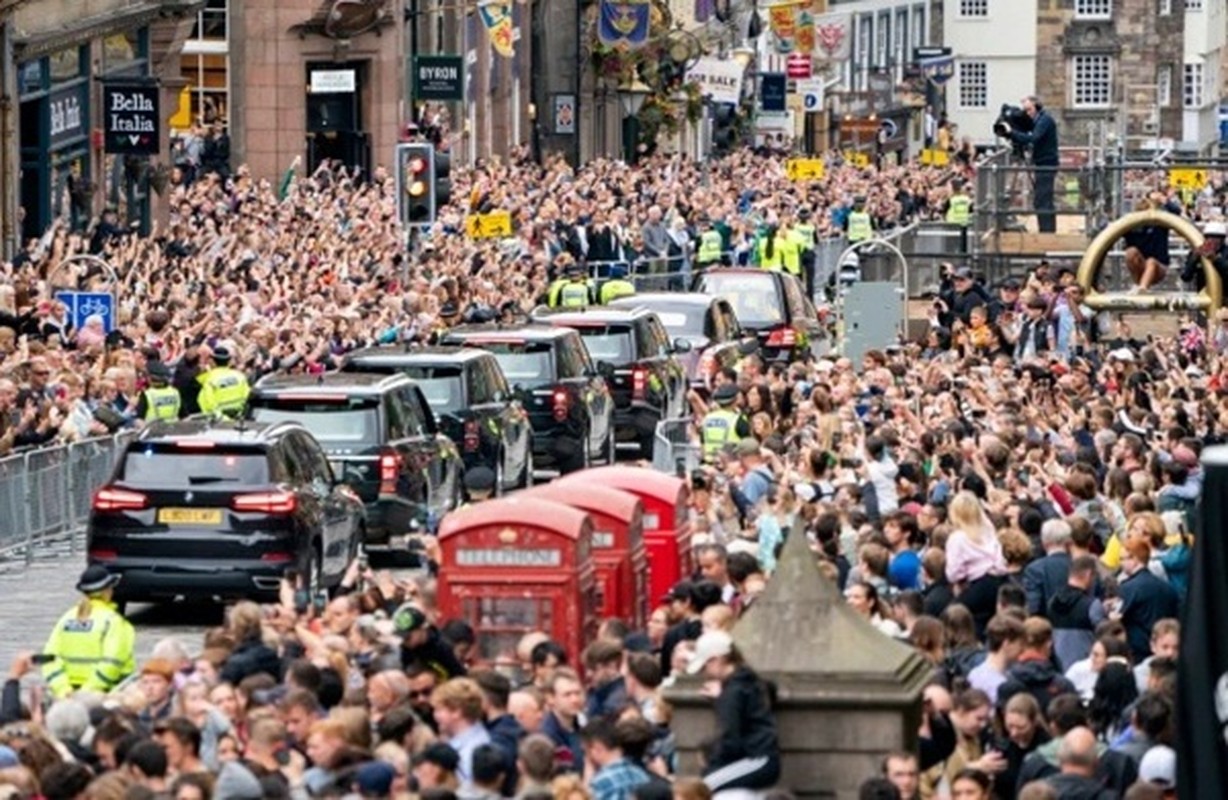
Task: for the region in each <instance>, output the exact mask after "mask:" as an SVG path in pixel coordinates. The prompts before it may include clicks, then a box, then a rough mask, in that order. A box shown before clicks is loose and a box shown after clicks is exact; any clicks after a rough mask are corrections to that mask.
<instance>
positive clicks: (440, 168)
mask: <svg viewBox="0 0 1228 800" xmlns="http://www.w3.org/2000/svg"><path fill="white" fill-rule="evenodd" d="M451 175H452V157H451V156H449V155H448V154H447V153H440V152H436V153H435V213H436V214H438V213H439V209H441V208H443V207H444V206H446V205H447V204H448V203H450V202H451V201H452V178H451Z"/></svg>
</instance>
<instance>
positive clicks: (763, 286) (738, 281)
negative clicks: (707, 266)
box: [703, 271, 785, 328]
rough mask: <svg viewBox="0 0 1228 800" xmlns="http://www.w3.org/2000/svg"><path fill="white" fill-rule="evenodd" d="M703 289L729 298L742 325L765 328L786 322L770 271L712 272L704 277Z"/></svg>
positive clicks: (782, 300)
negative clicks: (760, 273) (759, 273)
mask: <svg viewBox="0 0 1228 800" xmlns="http://www.w3.org/2000/svg"><path fill="white" fill-rule="evenodd" d="M703 290H704V293H705V294H711V295H716V296H718V297H723V298H725V299H726V300H728V301H729V304H730V305H731V306H733V312H734V313H735V314H736V315H737V317H738V321H739V322H741V323H742V325H743V327H746V328H768V327H771V326H772V325H779V324H780V323H782V322H784V321H785V316H784V314H785V311H784V309H785V301H784V298H783V297H781V296H780V289H779V285H778V284H777V283H776V280H775V279H774V278H773V277H772V276H771V275H769V274H766V273H765V274H763V275H756V274H754V273H746V272H736V273H731V274H723V275H722V274H721V273H719V272H716V271H713V272H709V273H707V274H705V275H704V276H703Z"/></svg>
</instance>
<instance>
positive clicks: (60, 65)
mask: <svg viewBox="0 0 1228 800" xmlns="http://www.w3.org/2000/svg"><path fill="white" fill-rule="evenodd" d="M88 67H89V56H88V54H87V52H86V48H84V47H70V48H68V49H67V50H61V51H59V52H58V53H52V54H51V55H50V56H48V57H47V73H48V75H49V76H50V78H51V83H52V85H55V84H57V83H67V82H68V81H72V80H76V79H77V78H81V77H84V76H85V75H86V74H87V69H88Z"/></svg>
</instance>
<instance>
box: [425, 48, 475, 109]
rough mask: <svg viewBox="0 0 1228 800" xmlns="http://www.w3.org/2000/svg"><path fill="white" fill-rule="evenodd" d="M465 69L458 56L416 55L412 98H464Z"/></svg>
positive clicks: (439, 99)
mask: <svg viewBox="0 0 1228 800" xmlns="http://www.w3.org/2000/svg"><path fill="white" fill-rule="evenodd" d="M464 78H465V69H464V66H463V60H462V59H461V57H460V56H446V55H445V56H416V57H415V58H414V100H436V101H458V100H464V99H465V80H464Z"/></svg>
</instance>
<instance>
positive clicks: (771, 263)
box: [755, 225, 785, 270]
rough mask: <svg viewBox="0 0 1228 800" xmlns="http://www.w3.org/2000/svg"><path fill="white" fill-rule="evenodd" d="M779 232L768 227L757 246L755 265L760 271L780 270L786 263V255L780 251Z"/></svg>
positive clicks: (775, 228) (774, 227)
mask: <svg viewBox="0 0 1228 800" xmlns="http://www.w3.org/2000/svg"><path fill="white" fill-rule="evenodd" d="M778 233H779V230H778V229H777V227H776V226H775V225H768V226H767V228H765V229H764V231H763V233H762V235H761V236H760V237H759V242H758V244H756V245H755V263H756V264H758V265H759V268H760V269H774V270H779V269H780V268H781V267H782V266H784V263H785V254H784V253H783V252H782V251H781V249H780V236H779V235H778Z"/></svg>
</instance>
